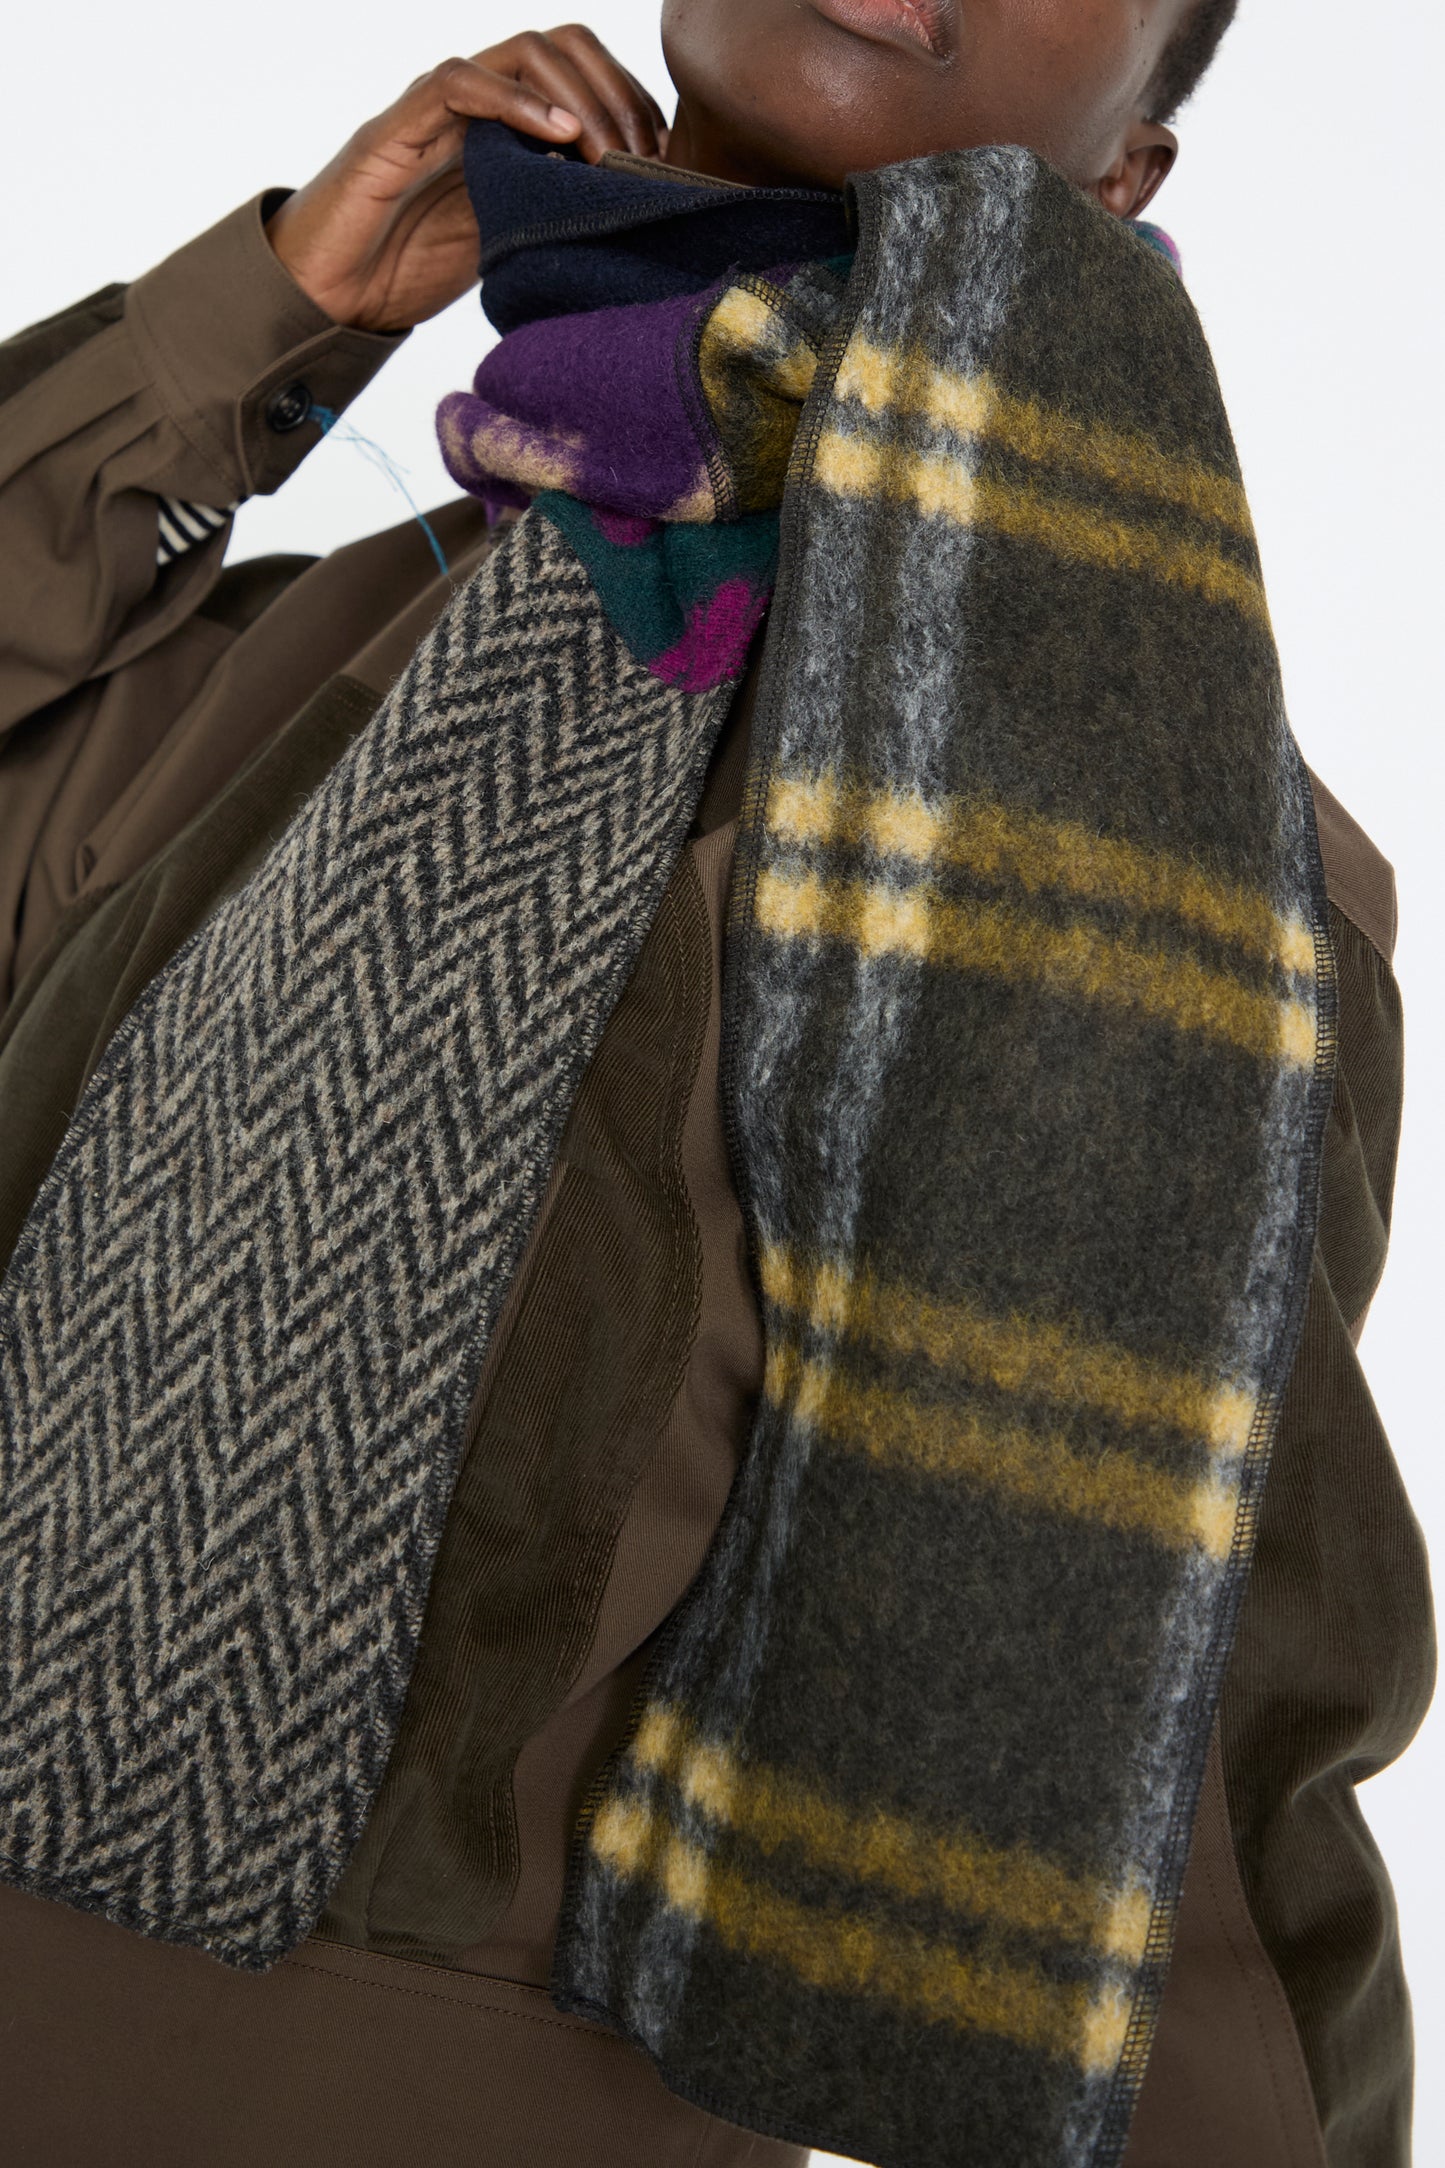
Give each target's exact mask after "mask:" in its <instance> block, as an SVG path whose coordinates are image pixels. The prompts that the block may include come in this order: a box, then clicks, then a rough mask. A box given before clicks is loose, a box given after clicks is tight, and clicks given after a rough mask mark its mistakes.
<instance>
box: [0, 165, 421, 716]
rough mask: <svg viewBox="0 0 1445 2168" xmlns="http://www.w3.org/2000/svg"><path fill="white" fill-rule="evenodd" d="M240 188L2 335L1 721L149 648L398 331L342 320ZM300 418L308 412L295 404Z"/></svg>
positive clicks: (272, 197) (265, 201)
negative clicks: (235, 525)
mask: <svg viewBox="0 0 1445 2168" xmlns="http://www.w3.org/2000/svg"><path fill="white" fill-rule="evenodd" d="M286 193H287V191H286V190H284V189H273V190H269V191H267V192H266V193H265V194H263V195H260V196H257V197H255V198H253V199H252V201H251V202H249V203H246V204H243V205H242V206H241V207H240V208H239V209H238V210H236V211H233V212H232V213H230V214H229V216H227V217H226V218H223V219H221V220H220V221H219V222H218V224H216V225H215V226H212V227H211V228H210V229H209V231H207V232H206V233H203V234H201V235H200V236H199V238H198V239H196V240H194V241H191V242H188V243H187V244H186V246H185V247H183V248H180V249H178V250H177V251H176V252H175V254H174V255H172V256H169V257H167V258H166V259H165V260H164V261H163V262H162V263H160V264H158V265H157V266H156V267H155V269H154V270H151V271H148V272H146V273H145V275H144V276H143V277H141V278H138V279H136V280H135V281H134V282H133V283H132V284H130V285H128V286H109V287H106V288H104V289H103V290H102V291H101V292H100V293H97V294H93V295H91V296H90V297H89V298H88V299H87V300H85V301H82V302H79V303H77V304H76V306H75V307H74V308H72V309H69V310H66V311H64V312H62V314H61V315H59V316H56V317H52V318H50V319H49V320H48V321H47V322H45V323H42V324H37V325H35V326H34V327H32V328H31V329H30V330H28V331H23V332H20V333H18V334H17V335H16V336H15V337H14V338H12V339H10V340H8V341H6V342H5V343H4V344H3V345H0V563H3V566H4V578H3V580H0V735H3V733H5V732H7V731H11V730H13V729H14V728H15V726H16V725H17V724H19V723H22V722H24V721H26V720H27V719H31V718H37V717H39V716H40V715H41V714H42V712H43V711H45V710H46V709H48V708H49V707H50V706H51V704H52V703H55V702H57V701H59V700H61V699H62V698H63V696H64V695H66V694H67V693H69V692H71V691H72V690H73V689H74V688H75V687H76V686H79V685H81V684H83V683H85V682H86V681H87V680H89V679H93V678H96V677H100V676H104V675H106V674H107V673H109V672H111V671H113V670H115V669H117V668H119V667H121V666H122V665H123V664H125V663H128V662H130V661H132V660H134V658H135V657H136V656H137V655H140V654H143V653H144V652H145V651H146V650H147V649H149V648H152V647H154V646H155V645H156V644H157V643H158V642H160V641H162V640H164V639H165V638H166V637H167V635H168V634H169V633H171V632H173V631H174V630H175V629H176V627H177V626H178V625H180V624H181V623H183V622H184V620H185V619H186V618H188V617H189V616H190V615H191V614H192V613H193V612H194V611H195V610H196V609H197V608H198V606H199V605H200V603H201V602H202V601H203V600H204V598H205V596H206V595H207V594H208V593H209V591H210V589H211V588H212V587H213V586H214V585H215V582H216V580H217V578H218V577H219V574H220V570H221V563H222V558H223V556H224V553H225V547H226V541H227V538H228V536H229V533H230V524H231V522H230V517H229V515H230V513H231V512H232V511H234V509H235V508H236V506H237V505H238V503H239V502H240V501H241V500H242V499H244V498H246V497H248V496H250V495H252V494H253V493H260V494H263V495H264V494H268V493H269V492H271V491H273V490H275V489H277V488H279V487H280V485H281V483H282V482H284V481H285V479H286V477H287V476H288V475H289V474H290V473H292V472H293V471H294V469H295V468H296V467H297V466H298V465H299V463H300V461H301V460H302V459H303V458H304V457H305V455H306V453H307V452H308V451H310V450H311V449H312V447H313V446H314V445H315V444H316V443H317V442H318V441H319V435H320V432H319V430H318V427H317V425H316V423H315V422H314V420H309V419H307V418H306V417H307V415H308V413H309V410H310V408H311V406H313V405H322V406H327V407H330V408H331V409H332V410H333V411H336V412H340V411H341V409H343V408H344V407H345V406H346V405H347V404H348V403H349V402H350V401H351V400H352V399H353V398H355V396H356V394H357V393H358V392H359V391H360V390H361V389H362V388H363V387H364V386H365V385H366V384H367V382H368V381H369V380H370V378H371V377H372V376H373V375H374V374H375V373H376V371H377V369H378V368H380V366H381V364H382V363H383V362H384V361H386V360H387V359H388V357H389V356H390V355H391V354H393V353H394V352H395V351H396V349H397V347H398V346H399V345H400V344H401V342H402V338H403V337H404V336H405V335H404V334H397V335H392V336H383V335H380V334H375V333H370V332H364V331H356V330H352V329H350V328H349V327H348V326H345V325H341V324H337V323H335V322H334V321H333V320H332V319H331V318H330V317H329V316H327V315H326V313H325V312H324V311H323V310H322V309H320V308H318V307H317V305H316V304H315V303H314V302H313V301H312V300H311V299H310V298H309V297H308V296H307V295H306V294H304V293H303V292H302V291H301V289H300V287H299V286H297V285H296V283H295V281H294V280H293V279H292V278H291V276H290V274H289V273H288V272H287V271H286V269H285V268H284V266H283V265H282V264H281V263H280V261H279V260H278V258H277V257H276V255H275V254H274V252H273V251H272V249H271V246H270V244H269V242H268V241H267V239H266V235H265V230H264V221H265V219H266V218H267V217H268V216H269V215H270V213H271V212H272V211H274V210H275V209H276V208H277V207H278V205H279V204H280V203H281V202H282V201H283V200H284V198H285V195H286ZM298 417H300V418H299V419H298Z"/></svg>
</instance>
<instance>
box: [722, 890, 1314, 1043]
mask: <svg viewBox="0 0 1445 2168" xmlns="http://www.w3.org/2000/svg"><path fill="white" fill-rule="evenodd" d="M753 908H754V914H755V917H756V920H757V923H758V925H759V926H761V927H762V928H763V930H764V931H765V932H767V933H770V934H772V935H774V936H775V937H776V938H777V939H778V940H803V939H807V938H812V937H817V938H823V939H831V940H840V941H850V942H851V943H852V944H853V945H854V947H856V948H857V949H858V950H860V951H861V953H862V954H863V955H864V956H869V957H873V956H907V957H911V958H913V959H914V960H915V961H916V962H919V963H924V962H927V963H931V964H935V965H947V966H949V967H950V968H953V969H956V970H963V971H974V972H988V973H990V974H991V975H992V976H994V977H996V978H1013V979H1037V980H1040V981H1041V982H1042V983H1043V984H1045V985H1047V986H1048V987H1050V988H1051V989H1052V990H1053V991H1054V992H1056V993H1060V994H1063V995H1067V996H1071V997H1074V998H1077V999H1081V1000H1085V1001H1103V1002H1114V1003H1117V1004H1119V1005H1120V1006H1122V1007H1126V1008H1134V1009H1139V1010H1141V1011H1142V1012H1143V1013H1144V1014H1145V1015H1146V1016H1150V1017H1155V1018H1157V1019H1159V1021H1160V1022H1162V1023H1167V1024H1172V1025H1173V1027H1174V1028H1175V1030H1177V1031H1192V1032H1202V1033H1205V1034H1206V1035H1207V1036H1209V1037H1211V1038H1218V1039H1226V1040H1228V1041H1229V1042H1230V1044H1231V1045H1234V1046H1237V1047H1240V1048H1242V1049H1243V1051H1244V1052H1245V1053H1247V1054H1252V1055H1253V1056H1254V1057H1255V1058H1256V1059H1257V1060H1260V1061H1275V1062H1280V1063H1283V1064H1284V1065H1286V1066H1292V1067H1295V1068H1302V1069H1307V1068H1310V1067H1311V1066H1312V1065H1313V1062H1314V1058H1315V1021H1314V1011H1313V1009H1312V1007H1311V1006H1310V1005H1309V1004H1307V1003H1306V1002H1303V1001H1298V1000H1284V1001H1282V1000H1279V999H1277V998H1276V997H1275V996H1274V995H1273V994H1268V993H1257V992H1255V990H1254V989H1253V988H1252V987H1247V986H1241V985H1240V984H1239V982H1238V981H1237V980H1236V979H1233V978H1230V977H1229V976H1228V975H1227V974H1226V973H1224V972H1222V971H1212V970H1209V969H1208V968H1206V966H1205V965H1203V964H1200V963H1196V962H1195V961H1194V959H1193V958H1192V957H1189V956H1169V955H1166V954H1165V953H1164V951H1163V950H1161V949H1147V948H1140V947H1138V946H1136V945H1135V944H1134V943H1133V942H1130V941H1126V940H1121V939H1119V938H1117V937H1116V936H1114V935H1111V934H1105V933H1102V932H1100V931H1099V930H1098V929H1097V928H1094V927H1091V926H1086V925H1075V926H1065V927H1057V926H1050V925H1047V924H1045V923H1044V921H1042V920H1041V919H1035V918H1029V917H1027V916H1025V915H1024V914H1023V913H1022V912H1019V911H1014V910H1011V909H1010V908H1009V907H1008V906H1007V905H1005V904H999V903H974V902H964V903H949V902H945V901H944V900H943V898H941V897H940V896H939V895H938V894H937V893H936V892H935V891H934V890H932V889H926V888H923V887H919V888H913V889H902V890H900V889H896V888H893V887H891V886H889V885H888V884H887V883H885V882H882V881H825V880H822V879H820V878H819V876H818V875H817V874H812V873H809V874H803V875H800V876H795V877H791V878H790V877H788V876H786V875H784V874H780V873H772V872H768V873H763V874H761V875H760V876H759V878H758V882H757V888H756V893H755V898H754V906H753Z"/></svg>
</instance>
